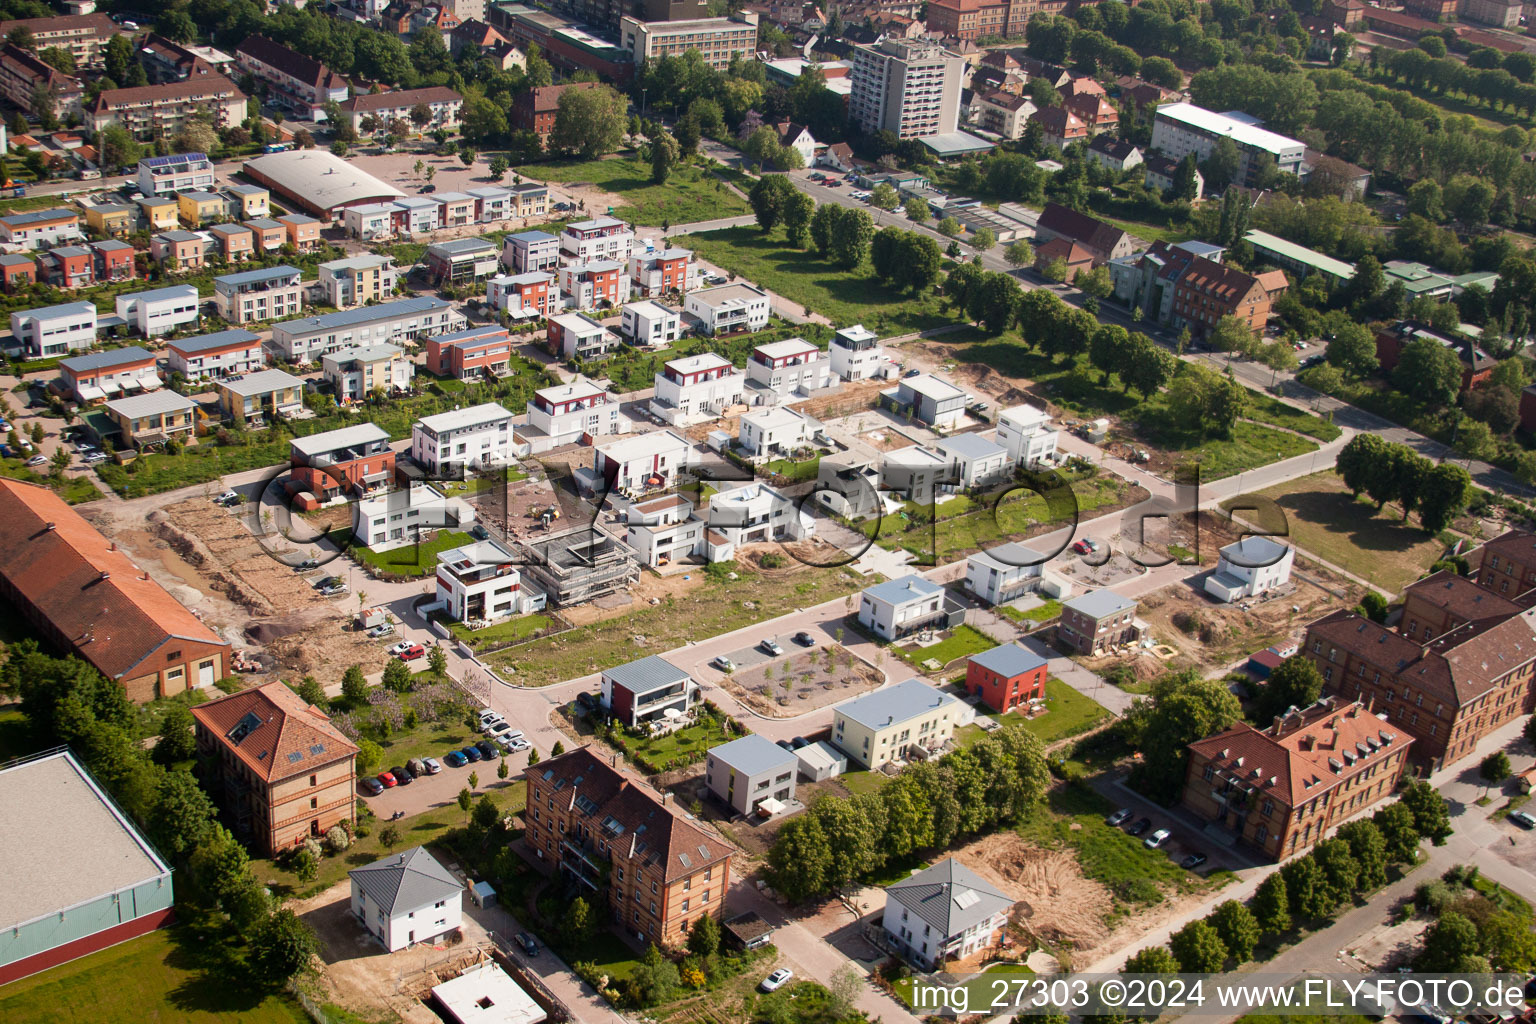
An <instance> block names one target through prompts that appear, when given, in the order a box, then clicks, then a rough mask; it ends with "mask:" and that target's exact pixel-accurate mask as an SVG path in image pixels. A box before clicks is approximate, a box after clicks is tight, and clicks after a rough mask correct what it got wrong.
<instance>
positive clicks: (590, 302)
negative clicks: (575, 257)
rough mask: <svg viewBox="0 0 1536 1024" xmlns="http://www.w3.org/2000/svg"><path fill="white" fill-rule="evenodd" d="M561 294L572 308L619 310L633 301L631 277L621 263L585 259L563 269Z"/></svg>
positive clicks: (561, 269) (561, 270)
mask: <svg viewBox="0 0 1536 1024" xmlns="http://www.w3.org/2000/svg"><path fill="white" fill-rule="evenodd" d="M560 293H561V295H563V296H564V297H565V305H566V306H567V307H569V308H571V309H615V308H617V307H618V306H620V305H621V304H623V303H625V302H628V301H629V275H627V274H625V273H624V264H623V263H620V262H619V261H617V260H603V259H598V260H590V261H587V260H583V261H581V262H573V263H570V264H568V265H566V266H563V267H561V268H560Z"/></svg>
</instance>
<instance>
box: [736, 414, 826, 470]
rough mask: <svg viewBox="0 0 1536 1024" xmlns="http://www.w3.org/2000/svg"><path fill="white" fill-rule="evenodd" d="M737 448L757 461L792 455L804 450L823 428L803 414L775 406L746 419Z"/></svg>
mask: <svg viewBox="0 0 1536 1024" xmlns="http://www.w3.org/2000/svg"><path fill="white" fill-rule="evenodd" d="M739 427H740V433H739V434H738V435H737V444H738V445H739V446H740V447H741V448H742V449H743V450H744V451H745V452H746V453H747V455H748V456H750V457H751V458H754V459H769V458H775V457H778V456H783V455H788V454H789V453H791V452H793V451H794V450H795V449H796V448H800V447H803V446H804V445H805V444H806V442H808V441H810V440H811V438H812V437H814V436H815V435H816V432H817V431H818V430H820V429H821V424H820V423H819V422H818V421H816V420H814V419H812V418H811V417H810V416H807V415H806V414H805V413H803V412H799V411H797V410H794V409H788V408H785V407H783V406H775V407H773V408H770V409H754V410H753V411H752V412H749V413H745V414H743V415H742V417H741V420H740V422H739Z"/></svg>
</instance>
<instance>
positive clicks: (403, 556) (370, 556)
mask: <svg viewBox="0 0 1536 1024" xmlns="http://www.w3.org/2000/svg"><path fill="white" fill-rule="evenodd" d="M473 540H474V538H473V537H471V536H470V535H469V534H467V533H460V532H458V531H457V530H438V531H437V535H436V536H435V537H433V538H432V539H431V540H424V541H418V542H416V543H414V544H406V545H405V546H404V547H398V548H391V549H390V550H388V551H375V550H373V549H372V548H365V547H363V546H361V545H354V546H352V547H350V548H348V549H347V550H348V551H350V552H352V554H353V555H355V556H356V557H357V559H358V560H359V561H361V562H366V563H368V564H369V565H371V566H373V567H374V568H376V569H378V570H380V571H382V572H391V573H394V574H396V575H398V576H426V575H429V574H431V573H433V572H436V571H437V555H438V552H440V551H447V550H448V549H449V548H456V547H460V546H462V545H464V544H468V543H470V542H471V541H473Z"/></svg>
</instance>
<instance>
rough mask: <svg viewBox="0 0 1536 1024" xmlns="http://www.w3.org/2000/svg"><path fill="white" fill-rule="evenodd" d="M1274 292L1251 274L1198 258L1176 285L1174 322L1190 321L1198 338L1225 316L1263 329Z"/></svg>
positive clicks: (1254, 327) (1256, 328)
mask: <svg viewBox="0 0 1536 1024" xmlns="http://www.w3.org/2000/svg"><path fill="white" fill-rule="evenodd" d="M1281 277H1282V279H1283V278H1284V275H1283V274H1282V275H1281ZM1273 283H1274V282H1273V279H1271V281H1270V285H1273ZM1281 290H1282V291H1283V290H1284V289H1283V288H1282V289H1281ZM1275 294H1276V293H1274V292H1271V291H1270V288H1269V287H1266V285H1265V283H1264V282H1262V281H1260V280H1259V279H1258V278H1257V277H1254V276H1253V275H1252V274H1246V273H1244V272H1243V271H1241V270H1238V269H1237V268H1236V267H1229V266H1227V265H1226V264H1225V263H1217V262H1215V261H1213V260H1208V259H1202V258H1197V259H1194V260H1191V261H1190V264H1189V269H1188V270H1186V271H1185V272H1184V273H1183V275H1182V276H1180V278H1179V280H1178V283H1177V284H1175V285H1174V290H1173V316H1174V322H1175V323H1180V324H1188V325H1189V327H1190V328H1191V330H1193V331H1194V333H1195V335H1196V336H1197V337H1204V336H1205V335H1206V334H1208V333H1209V332H1210V331H1211V329H1212V328H1214V327H1215V326H1216V321H1218V320H1220V319H1221V318H1222V317H1224V316H1235V317H1237V318H1238V319H1239V320H1241V321H1242V322H1243V323H1245V324H1247V325H1248V328H1249V330H1252V331H1255V332H1257V331H1262V330H1263V329H1264V325H1265V324H1266V323H1267V322H1268V321H1269V310H1270V305H1271V302H1272V300H1273V298H1274V295H1275Z"/></svg>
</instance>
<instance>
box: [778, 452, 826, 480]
mask: <svg viewBox="0 0 1536 1024" xmlns="http://www.w3.org/2000/svg"><path fill="white" fill-rule="evenodd" d="M767 469H768V472H769V473H771V474H773V475H775V476H781V477H783V478H784V479H785V480H786V481H788V482H789V483H794V484H797V483H801V482H802V481H805V480H815V479H816V474H817V472H819V471H820V469H821V456H820V455H818V456H816V457H815V458H813V459H802V460H801V461H799V462H795V461H794V460H792V459H774V460H773V461H772V462H770V463H768V466H767Z"/></svg>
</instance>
